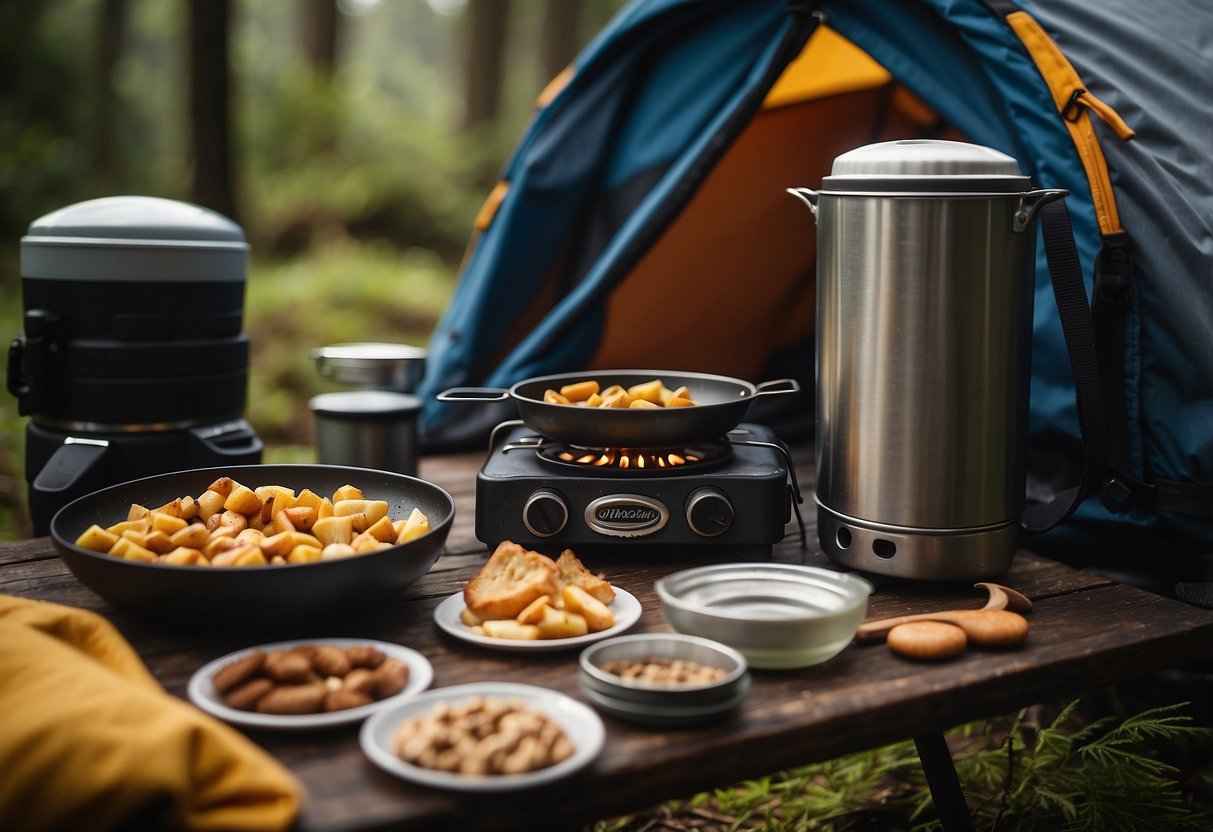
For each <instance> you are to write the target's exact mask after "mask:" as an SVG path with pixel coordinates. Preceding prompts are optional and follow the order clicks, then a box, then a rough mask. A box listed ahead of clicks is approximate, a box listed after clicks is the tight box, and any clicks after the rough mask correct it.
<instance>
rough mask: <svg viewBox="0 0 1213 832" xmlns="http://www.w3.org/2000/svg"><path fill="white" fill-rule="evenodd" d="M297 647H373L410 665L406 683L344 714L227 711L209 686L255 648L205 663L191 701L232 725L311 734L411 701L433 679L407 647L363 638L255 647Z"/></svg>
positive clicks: (425, 664)
mask: <svg viewBox="0 0 1213 832" xmlns="http://www.w3.org/2000/svg"><path fill="white" fill-rule="evenodd" d="M300 644H332V645H334V646H336V647H354V646H359V647H374V648H375V649H377V650H381V651H383V652H384V653H386V654H387V655H388V656H389V657H390V658H393V659H398V660H400V661H402V662H404V663H405V664H407V665H408V666H409V680H408V682H407V683H406V684H405V686H404V690H402V691H400V693H398V694H396V695H395V696H389V697H387V698H386V699H380V700H379V701H378V702H372V703H371V704H369V705H363V706H361V707H359V708H347V709H346V710H344V711H332V712H331V713H323V714H259V713H257V712H256V711H242V710H239V709H237V708H229V707H228V706H227V705H225V704H224V703H223V700H222V699H221V698H220V697H219V694H218V693H216V692H215V686H214V685H213V684H212V683H211V680H212V679H213V678H214V676H215V674H216V673H217V672H219V669H220V668H222V667H225V666H226V665H228V664H230V663H231V662H233V661H235V660H236V659H238V658H240V657H241V656H243V655H245V654H246V653H249V652H251V651H253V650H256V649H257V647H247V648H245V649H244V650H237V651H236V652H235V653H229V654H227V655H226V656H223V657H221V658H218V659H215V660H214V661H213V662H208V663H207V664H205V665H203V666H202V667H200V668H199V669H198V671H197V672H196V673H195V674H194V675H193V676H191V677H190V683H189V688H188V689H187V692H188V694H189V698H190V701H191V702H193V703H194V704H195V705H197V706H198V707H199V708H201V709H202V710H204V711H206V712H207V713H208V714H210V715H211V716H216V717H219V719H222V720H223V721H225V722H230V723H232V724H233V725H243V726H245V727H246V728H271V729H276V730H280V731H281V730H286V731H310V730H314V729H316V728H329V727H332V726H334V725H346V724H348V723H352V722H359V721H361V720H363V719H366V718H367V717H368V716H370V715H371V714H373V713H375V711H377V710H379V709H380V708H384V707H387V706H390V705H394V704H397V703H399V702H401V701H402V700H406V699H411V698H413V697H414V696H416V695H417V694H419V693H421V692H422V691H423V690H425V689H426V688H428V687H429V686H430V682H432V681H433V680H434V668H433V666H431V665H430V662H429V660H428V659H426V657H425V656H423V655H421V654H420V653H418V652H417V651H416V650H413V649H411V648H409V647H403V646H401V645H399V644H390V643H388V642H386V641H372V640H370V639H365V638H305V639H298V640H296V641H279V642H276V643H274V644H262V645H258V646H259V647H260V648H261V649H262V650H264V651H265V652H267V653H271V652H273V651H274V650H289V649H290V648H292V647H295V646H297V645H300Z"/></svg>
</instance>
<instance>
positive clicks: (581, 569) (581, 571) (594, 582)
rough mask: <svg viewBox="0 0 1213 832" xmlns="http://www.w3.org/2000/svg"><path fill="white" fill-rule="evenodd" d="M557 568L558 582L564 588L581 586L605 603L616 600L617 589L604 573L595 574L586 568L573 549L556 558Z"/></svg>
mask: <svg viewBox="0 0 1213 832" xmlns="http://www.w3.org/2000/svg"><path fill="white" fill-rule="evenodd" d="M556 568H557V569H558V570H559V572H558V574H557V576H556V582H557V583H558V584H559V585H560V587H561V588H562V589H563V588H564V587H566V586H579V587H581V588H582V589H584V590H585V591H586V592H588V593H590V595H593V596H594V597H595V598H597V599H598V600H599V601H601V602H602V603H604V604H609V603H611V602H612V601H614V600H615V590H614V588H613V587H612V586H611V584H610V583H609V582H608V581H607V580H606V579H605V578H604V577H603V576H602V575H595V574H593V573H592V572H590V570H588V569H586V568H585V564H583V563H582V562H581V560H580V559H579V558H578V557H577V556H576V555H575V554H573V550H572V549H565V550H564V551H563V552H561V553H560V557H558V558H556Z"/></svg>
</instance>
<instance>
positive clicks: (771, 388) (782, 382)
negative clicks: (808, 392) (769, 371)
mask: <svg viewBox="0 0 1213 832" xmlns="http://www.w3.org/2000/svg"><path fill="white" fill-rule="evenodd" d="M799 392H800V382H799V381H797V380H796V379H794V378H776V379H771V380H770V381H763V382H759V383H758V384H755V385H754V398H758V397H759V396H778V395H781V394H783V393H799Z"/></svg>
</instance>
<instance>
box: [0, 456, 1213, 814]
mask: <svg viewBox="0 0 1213 832" xmlns="http://www.w3.org/2000/svg"><path fill="white" fill-rule="evenodd" d="M796 460H797V469H798V474H799V477H800V484H801V488H802V490H803V491H804V492H805V494H806V498H807V499H808V504H807V506H804V507H802V512H803V516H804V519H805V522H806V526H807V531H808V539H809V542H810V546H809V549H808V550H803V549H802V548H801V546H800V538H799V529H798V528H797V526H796V523H795V522H794V521H793V523H791V524H789V528H788V534H787V536H786V537H785V539H784V540H783V541H782V542H780V543H779V544H777V545H776V546H775V548H774V552H773V559H774V560H777V561H781V562H789V563H806V564H810V565H816V566H823V567H829V566H831V564H830V563H829V562H828V560H827V559H826V558H825V556H824V555H823V554H822V553H821V552H820V551H819V550H818V547H817V545H816V540H815V537H816V535H815V528H814V521H815V512H814V511H812V510H811V509H810V507H811V505H812V503H811V487H812V482H813V477H812V463H811V458H810V454H808V453H806V452H805V451H803V449H801V450H800V451H799V452H798V453H797V455H796ZM482 461H483V454H482V453H470V454H458V455H451V456H443V457H429V458H426V459H424V460H422V463H421V469H420V475H421V476H422V477H424V478H426V479H428V480H430V481H432V482H435V483H437V484H439V485H442V486H443V487H444V488H446V489H447V490H448V491H450V492H451V493H452V495H453V496H454V497H455V499H456V503H457V506H458V510H457V513H456V518H455V522H454V525H453V527H452V530H451V534H450V536H449V538H448V542H447V546H446V548H445V550H444V554H443V555H442V557H441V558H440V559H439V560H438V562H437V563H436V564H435V565H434V567H433V569H432V570H431V571H430V572H429V574H427V575H426V576H424V577H423V578H422V579H421V580H419V581H418V582H417V583H416V584H414V585H413V586H412V587H410V588H409V589H408V590H407V591H406V592H405V593H403V594H402V596H401V597H400V599H399V600H398V601H396V602H394V603H391V604H388V605H386V606H383V607H381V608H379V609H376V610H373V611H370V612H368V613H367V614H366V615H363V616H360V617H358V618H353V619H347V620H343V621H339V622H332V623H330V624H328V625H323V624H315V625H309V626H306V627H303V628H300V629H299V630H297V631H296V632H294V633H292V635H297V636H299V637H304V638H306V637H319V636H359V637H374V638H380V639H384V640H387V641H393V642H398V643H401V644H406V645H408V646H410V647H413V648H414V649H417V650H420V651H421V652H422V653H424V654H425V655H426V656H427V657H428V658H429V659H430V661H431V662H432V663H433V665H434V671H435V678H434V686H436V687H438V686H447V685H454V684H461V683H464V682H471V681H482V680H490V679H491V680H515V681H526V682H528V683H531V684H538V685H542V686H544V687H549V688H552V689H554V690H560V691H563V692H565V693H568V694H570V695H572V696H574V697H577V698H579V699H580V698H582V697H581V694H580V692H579V690H578V687H577V669H576V655H577V654H576V651H572V652H569V653H557V654H539V655H534V654H527V655H520V654H513V653H501V652H494V651H490V650H486V649H484V648H480V647H477V646H475V645H469V644H466V643H464V642H461V641H458V640H456V639H453V638H451V637H449V636H447V635H446V634H444V633H442V632H441V631H440V630H438V628H437V627H436V626H434V624H433V622H432V614H433V610H434V608H435V607H436V606H437V605H438V604H439V603H440V602H441V601H442V600H443V599H445V598H446V597H448V596H449V595H451V594H452V593H455V592H458V591H459V590H460V589H461V588H462V586H463V583H464V582H465V581H466V580H467V579H468V578H469V577H470V576H471V575H472V574H474V573H475V571H476V570H477V569H478V568H479V567H480V565H481V564H482V563H483V561H484V559H485V557H486V555H487V550H486V548H485V546H484V545H483V544H481V543H480V542H479V541H477V540H476V538H475V530H474V511H473V506H474V498H475V474H476V471H477V470H478V468H479V465H480V464H481V462H482ZM603 557H604V559H603V560H601V561H599V560H595V561H593V562H591V563H590V566H591V567H592V568H594V569H595V570H599V569H602V570H605V571H606V572H607V574H608V575H609V576H610V578H611V579H612V581H613V582H614V583H616V584H617V585H619V586H620V587H622V588H624V589H626V590H628V591H629V592H631V593H632V594H634V595H635V596H636V597H637V598H638V600H640V602H641V604H642V605H643V607H644V612H643V614H642V617H641V620H640V621H639V623H638V624H637V625H636V627H635V628H634V631H636V632H664V631H668V630H669V626H668V624H667V623H666V621H665V619H664V617H663V616H662V614H661V610H660V604H659V601H658V599H657V597H656V594H655V592H654V590H653V582H654V581H655V580H656V579H657V578H659V577H661V576H663V575H665V574H668V573H669V572H670V571H673V570H675V569H677V568H682V567H685V566H689V565H693V564H694V563H695V562H696V560H697V559H702V555H701V554H697V553H692V552H689V551H681V552H679V551H673V552H662V553H660V556H658V553H656V552H654V550H653V547H643V546H637V547H623V548H621V549H619V550H618V551H617V552H615V553H612V554H609V555H605V556H603ZM1001 581H1002V582H1003V583H1006V584H1008V585H1010V586H1014V587H1016V588H1017V589H1019V590H1020V591H1022V592H1024V594H1026V595H1028V597H1030V598H1032V599H1033V601H1034V609H1033V610H1032V611H1031V612H1030V613H1029V614H1028V615H1029V620H1030V621H1031V624H1032V632H1031V635H1030V637H1029V639H1028V641H1027V643H1026V644H1025V645H1024V646H1023V647H1022V648H1020V649H1017V650H1014V651H1010V652H997V651H988V650H976V649H971V650H969V651H967V652H966V654H965V655H964V656H962V657H961V658H960V659H959V660H957V661H954V662H949V663H945V664H938V665H923V664H917V663H914V662H910V661H908V660H906V659H902V658H900V657H898V656H895V655H893V654H892V653H891V652H890V651H889V650H888V649H887V648H886V647H885V646H884V645H882V644H877V645H867V646H859V645H852V646H850V647H848V648H847V649H846V650H844V651H843V652H842V653H841V654H840V655H839V656H837V657H835V658H834V659H832V660H830V661H829V662H827V663H825V664H823V665H819V666H817V667H813V668H806V669H803V670H794V671H778V672H776V671H758V670H755V671H752V675H753V678H754V684H753V687H752V689H751V692H750V694H749V696H748V697H747V699H746V701H745V702H744V703H742V705H741V706H740V707H739V708H738V709H737V711H736V712H735V713H733V714H731V715H730V716H728V717H727V718H725V719H724V720H722V721H720V722H718V723H715V724H713V725H711V726H709V727H707V728H702V729H682V730H652V729H643V728H638V727H633V726H630V725H628V724H625V723H623V722H620V721H618V720H615V719H613V718H611V717H604V722H605V723H606V725H607V742H606V746H605V748H604V750H603V753H602V755H601V757H600V758H599V759H598V760H596V761H595V763H594V764H593V765H592V766H591V768H590V769H589V770H587V771H586V772H583V773H581V774H579V775H577V776H576V777H575V779H574V780H572V781H570V782H565V783H560V784H554V785H553V786H551V787H547V788H544V789H539V790H534V791H528V792H526V793H523V794H516V795H494V796H491V797H477V796H466V795H448V794H445V793H442V792H438V791H432V790H427V789H424V788H420V787H415V786H412V785H409V784H407V783H402V782H400V781H398V780H396V779H395V778H392V777H391V776H389V775H387V774H384V773H383V772H381V771H379V770H378V769H377V768H375V767H374V766H372V765H371V764H370V763H369V762H368V761H367V760H366V759H365V757H364V756H363V755H362V753H361V751H360V749H359V748H358V744H357V739H356V731H355V730H354V729H352V728H348V727H347V728H343V729H337V730H333V731H327V732H321V733H316V734H302V735H297V734H275V733H271V732H265V731H250V732H249V736H250V737H252V739H253V740H254V741H255V742H257V743H259V744H260V745H262V746H263V747H265V748H266V749H267V750H269V751H270V752H271V753H273V754H274V755H275V756H277V757H278V759H280V760H281V761H282V762H283V763H284V764H285V765H286V766H287V767H288V768H290V769H291V770H292V771H293V772H294V773H295V774H296V776H298V777H299V778H300V779H301V781H302V782H303V783H304V785H305V787H306V789H307V791H308V795H309V800H308V803H307V805H306V807H305V809H304V813H303V815H302V818H301V822H300V825H301V828H303V829H308V830H337V829H386V828H389V827H390V828H394V829H433V828H461V829H469V830H478V829H486V830H487V829H495V830H496V829H513V828H518V829H522V828H528V827H529V828H534V827H536V826H540V827H543V828H549V829H550V828H561V827H562V826H565V825H572V824H574V823H582V822H586V821H590V820H593V819H595V818H599V817H607V816H610V815H614V814H618V813H622V812H626V811H629V810H636V809H640V808H643V807H646V806H649V805H652V804H653V803H656V802H658V801H660V800H663V799H667V798H671V797H676V796H682V795H689V794H691V793H693V792H695V791H699V790H702V789H709V788H713V787H718V786H721V785H725V784H728V783H731V782H735V781H737V780H741V779H745V778H749V777H756V776H761V775H763V774H767V773H770V772H773V771H776V770H779V769H782V768H786V767H791V766H796V765H801V764H805V763H808V762H812V761H816V760H823V759H829V758H832V757H836V756H838V755H840V754H843V753H847V752H851V751H857V750H861V749H865V748H871V747H874V746H878V745H881V744H884V743H887V742H891V741H895V740H898V739H903V738H907V737H909V736H911V735H915V734H921V733H924V732H929V731H938V730H942V729H945V728H947V727H950V726H953V725H956V724H960V723H962V722H966V721H970V720H973V719H977V718H981V717H984V716H989V715H995V714H1001V713H1006V712H1009V711H1012V710H1014V709H1016V708H1018V707H1023V706H1027V705H1030V704H1033V703H1036V702H1040V701H1044V700H1049V699H1056V698H1063V697H1070V696H1075V695H1077V694H1079V693H1081V692H1082V691H1084V690H1087V689H1090V688H1092V687H1095V686H1099V685H1103V684H1106V683H1109V682H1115V681H1118V680H1123V679H1127V678H1131V677H1134V676H1138V675H1142V674H1144V673H1148V672H1150V671H1152V670H1155V669H1159V668H1163V667H1167V666H1173V665H1175V664H1179V663H1184V662H1189V661H1194V660H1197V659H1200V658H1203V657H1206V656H1208V655H1209V654H1210V651H1213V612H1210V611H1208V610H1201V609H1198V608H1195V607H1189V606H1186V605H1184V604H1181V603H1179V602H1176V601H1172V600H1168V599H1165V598H1160V597H1159V596H1156V595H1152V594H1150V593H1147V592H1144V591H1142V590H1138V589H1134V588H1132V587H1128V586H1123V585H1120V584H1116V583H1114V582H1113V581H1110V580H1108V579H1106V578H1103V577H1100V576H1098V575H1094V574H1088V573H1084V572H1081V571H1078V570H1075V569H1071V568H1069V567H1067V566H1064V565H1062V564H1059V563H1056V562H1054V561H1050V560H1047V559H1044V558H1040V557H1036V556H1034V555H1031V554H1029V553H1026V552H1021V553H1019V554H1018V555H1017V556H1016V558H1015V561H1014V563H1013V564H1012V567H1011V569H1010V571H1009V572H1008V573H1007V575H1005V576H1004V577H1003V578H1002V579H1001ZM874 583H875V584H876V586H877V591H876V593H875V594H874V595H873V596H872V598H871V602H870V605H869V613H870V614H871V615H872V616H874V617H882V618H883V617H886V616H892V615H899V614H902V613H906V612H920V611H925V610H934V609H943V608H951V607H957V606H972V607H977V606H981V604H982V603H984V599H985V595H984V593H983V592H980V591H977V590H974V588H973V587H972V586H971V585H969V584H967V583H956V584H939V585H936V584H930V585H924V584H917V583H914V582H908V581H899V580H893V579H887V578H876V579H874ZM0 592H5V593H10V594H15V595H22V596H26V597H32V598H39V599H43V600H48V601H54V602H57V603H66V604H72V605H75V606H80V607H84V608H86V609H92V610H96V611H98V612H100V613H101V614H103V615H105V616H107V617H108V618H110V620H112V621H113V622H114V623H115V625H116V626H117V627H118V629H119V630H120V631H121V632H122V633H123V634H124V635H125V636H126V637H127V638H128V639H129V640H130V641H131V643H132V644H133V645H134V646H135V647H136V649H137V650H138V651H139V653H140V655H141V656H142V657H143V658H144V660H145V661H146V662H147V664H148V667H149V668H150V669H151V671H152V672H153V673H154V674H155V675H156V677H157V678H158V679H159V680H160V681H161V682H162V683H163V684H164V686H165V687H166V689H167V690H168V691H169V692H170V693H172V694H175V695H177V696H184V692H185V686H186V683H187V681H188V679H189V677H190V675H191V674H192V673H193V672H194V670H196V669H197V668H198V667H199V666H201V665H202V664H204V663H205V662H207V661H210V660H211V659H213V658H215V657H217V656H220V655H223V654H225V653H227V652H230V651H231V650H234V649H237V648H240V647H243V646H247V645H249V644H253V643H258V642H261V641H265V640H266V639H265V638H263V637H261V635H260V634H257V633H247V634H241V633H221V634H206V633H199V632H196V631H195V632H189V631H180V630H175V629H172V628H170V627H166V626H164V625H162V624H154V623H149V622H145V621H141V620H139V619H136V618H134V617H132V616H129V615H127V614H126V613H124V612H122V611H120V610H116V609H114V608H113V607H111V606H110V605H109V604H107V603H106V602H105V601H104V600H102V599H101V598H99V597H98V596H96V595H95V594H94V593H92V592H91V590H88V589H86V588H85V587H83V586H82V585H80V584H79V583H78V582H77V581H76V580H75V578H74V577H72V576H71V574H70V573H69V572H68V571H67V570H66V568H65V567H64V565H63V564H62V562H61V561H60V560H59V559H58V558H57V557H56V556H55V554H54V551H53V548H52V546H51V545H50V542H49V541H48V540H47V539H45V538H41V539H36V540H31V541H21V542H17V543H12V544H4V545H0ZM1109 622H1115V624H1116V626H1109Z"/></svg>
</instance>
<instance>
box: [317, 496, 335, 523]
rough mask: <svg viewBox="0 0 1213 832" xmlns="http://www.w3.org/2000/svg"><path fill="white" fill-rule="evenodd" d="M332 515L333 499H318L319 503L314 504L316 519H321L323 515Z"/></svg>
mask: <svg viewBox="0 0 1213 832" xmlns="http://www.w3.org/2000/svg"><path fill="white" fill-rule="evenodd" d="M332 516H333V501H332V500H330V499H329V498H328V497H325V498H324V499H323V500H321V501H320V505H318V506H316V519H317V520H323V519H324V518H325V517H332Z"/></svg>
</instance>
